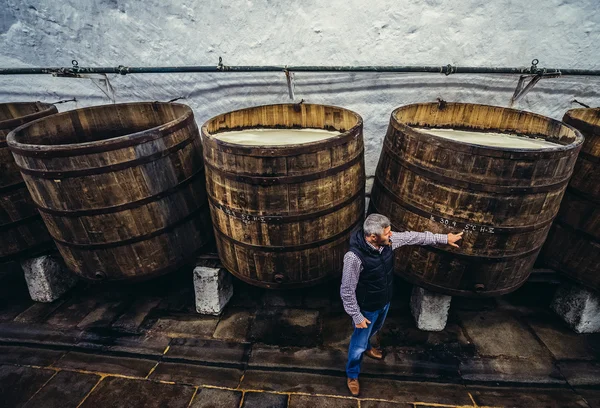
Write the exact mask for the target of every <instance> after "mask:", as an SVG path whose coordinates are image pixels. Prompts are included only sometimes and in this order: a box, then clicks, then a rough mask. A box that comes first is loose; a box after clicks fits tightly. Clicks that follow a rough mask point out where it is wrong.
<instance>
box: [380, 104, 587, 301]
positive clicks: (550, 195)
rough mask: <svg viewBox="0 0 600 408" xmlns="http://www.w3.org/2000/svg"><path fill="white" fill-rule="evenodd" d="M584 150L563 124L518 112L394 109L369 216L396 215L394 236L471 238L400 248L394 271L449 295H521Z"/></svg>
mask: <svg viewBox="0 0 600 408" xmlns="http://www.w3.org/2000/svg"><path fill="white" fill-rule="evenodd" d="M415 128H453V129H463V130H475V131H482V132H499V133H512V134H518V135H524V137H525V135H526V136H532V137H533V136H535V137H538V138H539V137H541V138H543V139H545V140H547V141H551V142H554V143H556V145H554V146H553V147H547V148H540V149H519V148H506V147H493V146H482V145H477V144H469V143H463V142H460V141H457V140H452V139H447V138H443V137H439V136H434V135H432V134H428V133H427V130H416V129H415ZM582 142H583V138H582V136H581V134H580V133H579V132H577V131H575V130H574V129H573V128H571V127H569V126H567V125H565V124H563V123H562V122H560V121H556V120H553V119H550V118H547V117H544V116H540V115H536V114H533V113H529V112H523V111H518V110H513V109H506V108H500V107H494V106H485V105H473V104H462V103H445V102H443V103H424V104H415V105H408V106H404V107H401V108H398V109H396V110H395V111H394V112H393V113H392V117H391V120H390V125H389V128H388V132H387V135H386V137H385V141H384V147H383V152H382V154H381V158H380V161H379V164H378V166H377V171H376V176H375V183H374V186H373V191H372V194H371V208H370V210H371V212H379V213H382V214H384V215H387V216H389V217H390V219H391V221H392V224H393V229H394V230H400V231H403V230H416V231H423V230H429V231H432V232H435V233H448V232H459V231H465V234H464V236H463V240H462V241H461V242H460V248H451V247H449V246H448V247H417V246H412V247H411V246H407V247H402V248H400V249H398V250H397V251H396V272H397V273H398V274H399V275H400V276H402V277H404V278H405V279H407V280H409V281H410V282H412V283H415V284H417V285H420V286H423V287H425V288H428V289H431V290H434V291H437V292H441V293H445V294H449V295H459V296H496V295H501V294H504V293H508V292H510V291H513V290H515V289H516V288H518V287H519V286H520V285H522V284H523V283H524V282H525V280H526V279H527V277H528V276H529V274H530V271H531V268H532V266H533V263H534V261H535V259H536V257H537V255H538V253H539V251H540V249H541V247H542V244H543V243H544V240H545V239H546V235H547V233H548V230H549V228H550V225H551V223H552V220H553V219H554V217H555V216H556V214H557V211H558V208H559V205H560V201H561V199H562V196H563V193H564V190H565V188H566V185H567V183H568V181H569V178H570V177H571V173H572V171H573V166H574V164H575V161H576V159H577V154H578V152H579V149H580V148H581V144H582Z"/></svg>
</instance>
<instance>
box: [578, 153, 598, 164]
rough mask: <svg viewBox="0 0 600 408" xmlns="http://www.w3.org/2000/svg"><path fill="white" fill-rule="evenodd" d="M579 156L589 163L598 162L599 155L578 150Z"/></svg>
mask: <svg viewBox="0 0 600 408" xmlns="http://www.w3.org/2000/svg"><path fill="white" fill-rule="evenodd" d="M579 158H580V159H583V160H586V161H589V162H591V163H594V164H596V163H600V157H599V156H594V155H593V154H590V153H587V152H579Z"/></svg>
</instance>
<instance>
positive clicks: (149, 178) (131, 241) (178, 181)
mask: <svg viewBox="0 0 600 408" xmlns="http://www.w3.org/2000/svg"><path fill="white" fill-rule="evenodd" d="M55 129H60V130H61V131H64V134H60V133H58V132H54V133H53V130H55ZM16 139H18V140H17V141H18V142H21V144H17V143H13V144H11V149H13V152H14V154H15V158H16V161H17V163H18V165H19V166H20V167H21V171H22V172H23V177H24V179H25V181H26V183H27V185H28V187H29V189H30V191H31V194H32V196H33V198H34V200H35V202H36V204H37V205H38V206H39V208H40V212H41V213H42V216H43V218H44V221H45V222H46V224H47V225H48V228H49V229H50V231H51V233H52V236H53V238H54V240H55V242H56V244H57V247H58V248H59V250H60V252H61V254H62V255H63V258H64V259H65V262H66V264H67V266H68V267H69V268H70V269H71V270H73V271H74V272H76V273H77V274H79V275H81V276H83V277H85V278H87V279H111V280H123V279H128V280H142V279H147V278H150V277H153V276H157V275H160V274H162V273H166V272H168V271H170V270H172V269H173V268H175V267H176V266H177V265H181V264H182V263H184V262H189V261H190V260H191V259H192V258H193V256H194V255H195V254H196V253H197V252H198V250H199V249H200V248H201V247H202V246H204V245H205V244H206V243H207V242H208V241H209V240H210V238H211V229H212V228H211V225H210V216H209V209H208V203H207V198H206V188H205V179H204V166H203V160H202V144H201V141H200V138H199V134H198V128H197V126H196V123H195V121H194V119H193V113H192V112H191V109H189V108H188V107H186V106H184V105H179V104H160V103H140V104H120V105H112V106H101V107H94V108H87V109H81V110H76V111H71V112H68V113H66V114H64V115H62V116H61V117H60V118H57V119H56V121H54V122H52V123H46V124H44V126H38V127H35V128H31V129H27V131H23V132H21V133H20V134H18V136H16ZM35 142H38V144H36V145H35V146H34V147H31V146H27V145H26V144H27V143H35ZM76 142H77V144H73V143H76ZM53 143H54V145H52V144H53ZM24 144H25V145H24ZM65 144H67V145H66V146H65ZM69 144H70V145H69Z"/></svg>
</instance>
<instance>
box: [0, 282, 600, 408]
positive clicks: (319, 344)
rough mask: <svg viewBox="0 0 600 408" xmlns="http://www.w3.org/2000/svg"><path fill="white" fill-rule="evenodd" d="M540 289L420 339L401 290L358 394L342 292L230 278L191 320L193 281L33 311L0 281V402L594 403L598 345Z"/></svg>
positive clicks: (460, 305) (459, 316) (92, 293)
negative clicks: (380, 352)
mask: <svg viewBox="0 0 600 408" xmlns="http://www.w3.org/2000/svg"><path fill="white" fill-rule="evenodd" d="M555 288H556V287H555V286H554V285H551V284H543V283H535V284H534V283H531V284H528V285H526V286H525V287H523V288H522V289H520V290H519V291H517V292H515V293H514V294H512V295H508V296H505V297H502V298H499V299H494V300H466V299H458V298H455V299H453V302H452V306H451V313H450V316H449V319H448V325H447V327H446V329H445V330H444V331H442V332H437V333H427V332H422V331H420V330H418V329H417V328H416V327H415V325H414V322H413V320H412V317H411V315H410V312H409V309H408V302H409V295H410V287H408V286H407V285H403V284H402V283H401V282H399V284H398V290H397V291H396V298H395V299H394V301H393V303H392V307H391V310H390V313H389V317H388V320H387V322H386V324H385V327H384V329H383V330H382V332H381V333H380V339H379V341H380V343H381V346H382V347H383V349H384V351H385V358H384V360H383V361H374V360H370V359H365V361H364V364H363V374H362V375H361V388H362V390H361V395H360V397H359V398H352V397H350V396H349V395H348V392H347V389H346V384H345V373H344V364H345V358H346V354H345V353H346V349H347V344H348V340H349V337H350V334H351V332H352V325H351V322H350V320H349V318H348V316H347V315H345V313H344V311H343V308H342V306H341V303H340V300H339V294H338V284H336V283H335V282H332V283H331V284H325V285H322V286H319V287H317V288H311V289H306V290H296V291H292V292H280V291H266V290H262V289H259V288H254V287H251V286H248V285H245V284H243V283H241V282H239V281H235V292H234V293H235V295H234V298H233V299H232V301H231V302H230V304H229V305H228V306H227V309H226V310H225V312H224V313H223V314H222V315H221V316H219V317H212V316H201V315H198V314H196V312H195V306H194V292H193V286H192V275H191V272H189V273H185V272H180V273H176V274H173V275H170V276H166V277H163V278H160V279H158V280H155V281H152V282H147V283H142V284H135V285H122V284H120V285H108V284H106V285H90V284H84V283H82V284H80V285H79V286H78V287H77V288H75V289H74V290H72V291H71V292H70V293H68V294H67V295H66V296H65V297H64V298H63V299H61V300H59V301H56V302H54V303H52V304H39V303H38V304H35V303H34V302H32V301H31V300H30V299H29V297H28V295H27V289H26V286H25V284H24V281H23V277H22V275H20V274H19V273H10V274H6V275H4V276H3V277H0V406H1V407H55V406H56V407H58V406H60V407H98V406H106V407H292V408H296V407H311V408H313V407H325V408H326V407H361V408H365V407H413V408H414V407H600V336H599V335H576V334H574V333H573V332H572V331H570V330H569V329H568V328H567V327H566V326H565V325H564V323H562V322H561V321H560V320H559V319H558V318H557V317H556V316H555V315H553V314H552V312H551V311H550V310H549V308H548V303H549V301H550V299H551V297H552V293H553V291H554V289H555Z"/></svg>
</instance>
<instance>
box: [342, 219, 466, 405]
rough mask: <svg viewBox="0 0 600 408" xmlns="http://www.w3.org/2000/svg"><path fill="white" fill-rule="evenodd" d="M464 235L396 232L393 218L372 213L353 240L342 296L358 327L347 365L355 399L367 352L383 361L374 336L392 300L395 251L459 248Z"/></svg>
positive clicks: (348, 255)
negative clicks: (403, 248)
mask: <svg viewBox="0 0 600 408" xmlns="http://www.w3.org/2000/svg"><path fill="white" fill-rule="evenodd" d="M462 234H463V233H462V232H461V233H459V234H447V235H446V234H432V233H431V232H412V231H409V232H392V231H391V226H390V220H389V218H387V217H385V216H383V215H381V214H371V215H369V216H368V217H367V219H366V220H365V223H364V224H363V229H362V230H360V231H357V232H356V233H355V234H354V235H353V236H352V237H351V238H350V251H348V252H347V253H346V255H345V256H344V271H343V276H342V286H341V288H340V295H341V297H342V302H343V304H344V310H346V313H348V314H349V315H350V317H352V320H353V322H354V325H355V328H354V333H352V338H351V339H350V346H349V347H348V363H347V364H346V375H347V377H348V379H347V384H348V389H349V390H350V393H351V394H352V395H353V396H355V397H356V396H358V394H359V393H360V384H359V382H358V374H359V373H360V364H361V361H362V357H363V353H364V354H366V355H367V356H369V357H371V358H374V359H376V360H381V359H382V358H383V353H382V351H381V350H378V349H375V348H373V347H371V337H372V336H373V335H374V334H375V333H377V332H378V331H379V330H380V329H381V327H382V326H383V322H384V321H385V317H386V316H387V312H388V309H389V307H390V301H391V300H392V290H393V278H394V252H393V251H394V249H396V248H399V247H401V246H404V245H436V244H444V245H451V246H454V247H458V245H456V242H457V241H459V240H460V239H461V238H462Z"/></svg>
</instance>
